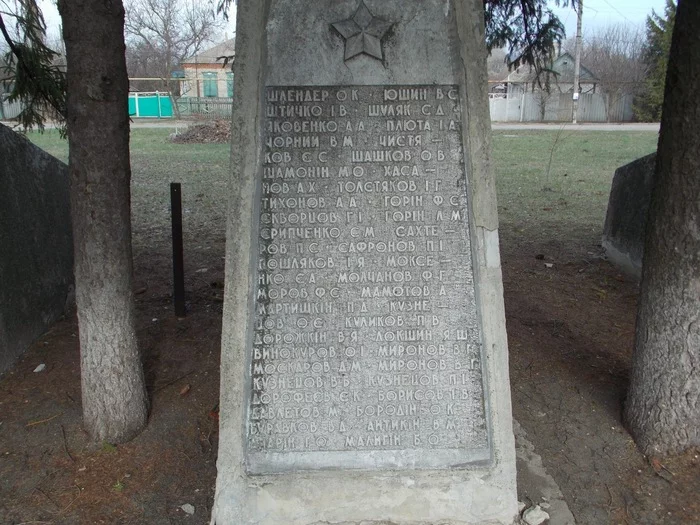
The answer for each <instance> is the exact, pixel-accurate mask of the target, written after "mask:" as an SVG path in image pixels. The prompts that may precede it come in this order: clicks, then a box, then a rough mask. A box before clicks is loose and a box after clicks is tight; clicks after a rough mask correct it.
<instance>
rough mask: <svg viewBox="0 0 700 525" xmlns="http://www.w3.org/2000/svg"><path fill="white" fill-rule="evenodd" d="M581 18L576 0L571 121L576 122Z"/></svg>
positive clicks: (579, 2)
mask: <svg viewBox="0 0 700 525" xmlns="http://www.w3.org/2000/svg"><path fill="white" fill-rule="evenodd" d="M582 18H583V0H578V21H577V22H576V57H575V59H574V94H573V98H574V103H573V111H572V114H573V115H572V119H571V122H573V123H574V124H576V117H577V116H578V98H579V95H580V94H579V92H578V90H579V84H580V83H581V82H580V80H581V19H582Z"/></svg>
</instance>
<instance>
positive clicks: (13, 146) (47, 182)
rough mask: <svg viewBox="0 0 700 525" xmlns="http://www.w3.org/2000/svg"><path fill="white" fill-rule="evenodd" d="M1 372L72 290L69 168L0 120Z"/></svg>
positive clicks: (59, 312)
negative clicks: (0, 122)
mask: <svg viewBox="0 0 700 525" xmlns="http://www.w3.org/2000/svg"><path fill="white" fill-rule="evenodd" d="M0 159H2V161H1V162H0V374H1V373H3V372H5V371H6V370H7V369H8V368H9V367H10V366H11V365H12V363H13V362H14V361H15V360H16V359H17V358H18V357H19V356H20V355H21V354H22V353H23V352H24V351H25V350H26V349H27V347H28V346H29V344H30V343H31V342H32V341H33V340H34V339H36V338H37V337H38V336H40V335H41V334H42V333H44V332H45V331H46V329H47V328H48V327H49V326H50V325H51V323H53V322H54V321H55V320H56V319H57V318H58V317H60V316H61V315H62V314H63V313H64V311H65V309H66V303H67V299H68V297H69V295H71V291H72V289H73V243H72V235H71V218H70V199H69V178H68V167H67V166H66V165H65V164H63V163H62V162H60V161H59V160H57V159H55V158H54V157H52V156H51V155H49V154H48V153H46V152H45V151H43V150H41V149H39V148H37V147H36V146H34V145H33V144H32V143H31V142H29V141H28V140H27V139H25V138H24V137H22V136H21V135H19V134H17V133H15V132H14V131H12V130H10V129H9V128H7V127H6V126H3V125H2V124H0Z"/></svg>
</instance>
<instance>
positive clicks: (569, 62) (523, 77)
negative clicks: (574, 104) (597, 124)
mask: <svg viewBox="0 0 700 525" xmlns="http://www.w3.org/2000/svg"><path fill="white" fill-rule="evenodd" d="M574 63H575V59H574V57H573V56H571V54H570V53H562V54H561V55H559V56H558V57H557V58H556V60H555V61H554V62H552V65H551V66H550V67H549V69H550V71H552V72H553V73H554V75H555V76H556V79H557V82H560V83H563V84H573V83H574ZM535 80H536V77H535V71H534V69H533V68H532V67H530V66H527V65H523V66H520V67H519V68H518V69H516V70H515V71H513V72H512V73H511V74H510V75H508V78H507V79H506V81H507V82H510V83H512V84H525V83H529V82H534V81H535ZM598 81H599V79H598V77H596V76H595V75H594V74H593V73H591V70H590V69H588V68H587V67H586V66H584V65H583V64H581V71H580V76H579V82H580V83H582V84H595V83H596V82H598Z"/></svg>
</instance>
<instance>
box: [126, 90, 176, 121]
mask: <svg viewBox="0 0 700 525" xmlns="http://www.w3.org/2000/svg"><path fill="white" fill-rule="evenodd" d="M129 116H130V117H136V118H172V117H173V105H172V102H171V100H170V94H169V93H161V92H159V91H156V92H150V93H140V92H139V93H129Z"/></svg>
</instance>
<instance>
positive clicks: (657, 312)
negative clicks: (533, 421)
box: [625, 0, 700, 455]
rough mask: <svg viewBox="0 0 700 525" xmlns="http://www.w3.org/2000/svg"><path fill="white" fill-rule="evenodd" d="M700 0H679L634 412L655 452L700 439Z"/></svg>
mask: <svg viewBox="0 0 700 525" xmlns="http://www.w3.org/2000/svg"><path fill="white" fill-rule="evenodd" d="M698 28H700V2H697V1H696V0H680V2H679V3H678V11H677V16H676V26H675V29H674V32H673V41H672V44H671V56H670V60H669V65H668V73H667V77H666V91H665V96H664V106H663V113H662V118H661V135H660V138H659V148H658V154H657V164H656V181H655V187H654V190H653V193H652V200H651V205H650V209H649V219H648V223H647V233H646V239H645V245H644V261H643V270H642V286H641V296H640V303H639V310H638V313H637V330H636V340H635V352H634V361H633V369H632V376H631V384H630V389H629V393H628V399H627V403H626V407H625V418H626V421H627V424H628V426H629V429H630V431H631V432H632V435H633V436H634V438H635V440H636V442H637V444H638V445H639V447H640V448H641V449H642V451H643V452H644V453H646V454H650V455H657V454H668V453H677V452H681V451H683V450H684V449H687V448H690V447H693V446H698V445H700V153H699V152H700V99H699V98H698V93H700V31H699V30H698Z"/></svg>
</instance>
